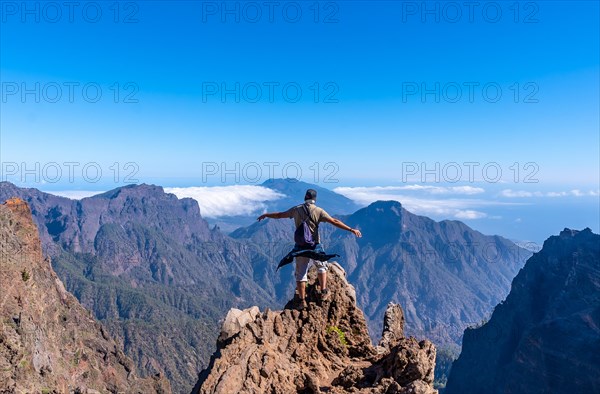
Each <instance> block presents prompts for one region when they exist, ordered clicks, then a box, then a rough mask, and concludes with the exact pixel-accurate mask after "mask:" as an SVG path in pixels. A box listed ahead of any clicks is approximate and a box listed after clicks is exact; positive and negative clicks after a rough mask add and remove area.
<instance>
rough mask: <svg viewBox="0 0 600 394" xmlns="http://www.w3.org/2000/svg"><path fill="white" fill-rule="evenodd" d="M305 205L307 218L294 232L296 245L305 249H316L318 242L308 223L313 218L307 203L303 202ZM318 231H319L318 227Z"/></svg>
mask: <svg viewBox="0 0 600 394" xmlns="http://www.w3.org/2000/svg"><path fill="white" fill-rule="evenodd" d="M302 206H303V207H304V212H305V213H306V219H304V220H303V221H302V223H300V225H299V226H298V227H297V228H296V231H295V232H294V242H296V245H297V246H299V247H301V248H303V249H314V248H315V246H316V245H317V243H316V242H315V240H314V239H313V236H312V232H311V231H310V227H309V225H308V221H309V220H311V217H310V211H309V210H308V207H307V206H306V204H302ZM317 231H319V229H318V227H317Z"/></svg>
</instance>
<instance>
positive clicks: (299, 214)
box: [258, 189, 362, 309]
mask: <svg viewBox="0 0 600 394" xmlns="http://www.w3.org/2000/svg"><path fill="white" fill-rule="evenodd" d="M316 199H317V191H316V190H314V189H308V190H307V191H306V194H305V196H304V204H299V205H296V206H295V207H292V208H290V209H288V210H287V211H285V212H273V213H264V214H262V215H260V216H259V217H258V221H261V220H263V219H265V218H271V219H283V218H290V219H294V222H295V224H296V229H298V227H299V226H302V225H303V223H304V222H305V221H306V224H307V225H308V227H309V229H310V232H311V234H312V238H313V240H314V243H315V246H314V247H313V248H311V249H310V250H306V249H302V248H300V247H299V246H298V244H296V246H295V247H294V250H292V252H290V253H289V254H288V256H286V257H285V258H284V259H283V260H282V263H281V264H280V266H281V265H283V264H285V261H286V260H288V261H289V262H291V259H292V258H293V257H295V258H296V293H297V297H298V300H297V301H298V307H299V309H304V308H306V307H307V304H306V282H307V281H308V269H309V268H310V265H311V264H314V265H315V266H316V267H317V270H318V275H317V276H318V278H319V286H320V287H321V292H320V293H319V294H320V298H321V300H323V301H325V300H327V298H328V296H329V290H328V289H327V261H325V260H327V259H328V258H329V257H323V258H322V259H324V261H321V260H319V257H318V256H319V255H322V256H332V255H325V252H324V251H323V248H322V247H321V244H320V240H319V223H321V222H326V223H331V224H333V225H334V226H336V227H338V228H341V229H342V230H346V231H350V232H351V233H353V234H354V235H356V236H357V237H362V234H361V233H360V231H359V230H358V229H354V228H351V227H349V226H347V225H346V224H344V223H343V222H342V221H341V220H338V219H335V218H332V217H331V216H330V215H329V214H328V213H327V212H325V210H324V209H323V208H319V207H317V206H316V204H315V201H316ZM307 212H308V217H307ZM333 256H335V255H333Z"/></svg>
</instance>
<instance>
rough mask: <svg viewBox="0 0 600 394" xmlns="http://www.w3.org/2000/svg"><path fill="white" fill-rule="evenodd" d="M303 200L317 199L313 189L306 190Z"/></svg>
mask: <svg viewBox="0 0 600 394" xmlns="http://www.w3.org/2000/svg"><path fill="white" fill-rule="evenodd" d="M304 199H305V200H316V199H317V191H316V190H315V189H308V190H307V191H306V194H305V195H304Z"/></svg>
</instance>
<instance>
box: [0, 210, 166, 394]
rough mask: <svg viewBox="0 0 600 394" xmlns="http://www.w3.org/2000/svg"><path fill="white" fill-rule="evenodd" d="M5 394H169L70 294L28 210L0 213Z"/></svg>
mask: <svg viewBox="0 0 600 394" xmlns="http://www.w3.org/2000/svg"><path fill="white" fill-rule="evenodd" d="M0 284H1V286H0V288H1V289H2V291H1V292H0V392H1V393H48V394H49V393H117V392H118V393H121V392H124V393H170V392H171V390H170V387H169V384H168V382H167V381H166V380H165V379H164V378H162V377H160V376H156V377H154V378H146V379H141V378H138V377H137V375H136V372H135V366H134V363H133V361H132V360H131V359H130V358H128V357H126V356H125V355H124V353H123V352H122V351H121V348H120V346H119V345H118V344H117V343H116V342H115V341H114V340H112V339H111V338H110V337H109V335H108V333H107V331H106V330H105V329H104V327H103V326H101V325H100V324H99V323H98V322H96V321H95V320H94V318H93V317H92V315H91V314H90V312H89V311H87V310H86V309H84V308H83V307H82V306H81V305H80V304H79V302H78V301H77V299H76V298H75V297H73V296H72V295H71V294H70V293H68V292H67V291H66V290H65V287H64V286H63V284H62V282H61V281H60V280H59V279H58V277H57V276H56V274H55V273H54V271H53V270H52V267H51V265H50V260H49V259H48V258H46V259H44V258H43V254H42V247H41V243H40V238H39V235H38V230H37V228H36V225H35V224H34V222H33V220H32V215H31V211H30V209H29V207H28V205H27V204H26V203H25V202H24V201H23V200H21V199H18V198H15V199H10V200H8V201H6V203H5V204H2V205H0Z"/></svg>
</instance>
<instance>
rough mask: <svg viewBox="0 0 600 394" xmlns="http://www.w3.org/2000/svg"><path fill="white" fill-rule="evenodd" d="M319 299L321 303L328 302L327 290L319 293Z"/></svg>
mask: <svg viewBox="0 0 600 394" xmlns="http://www.w3.org/2000/svg"><path fill="white" fill-rule="evenodd" d="M319 299H320V300H321V301H329V289H323V290H321V291H320V292H319Z"/></svg>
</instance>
